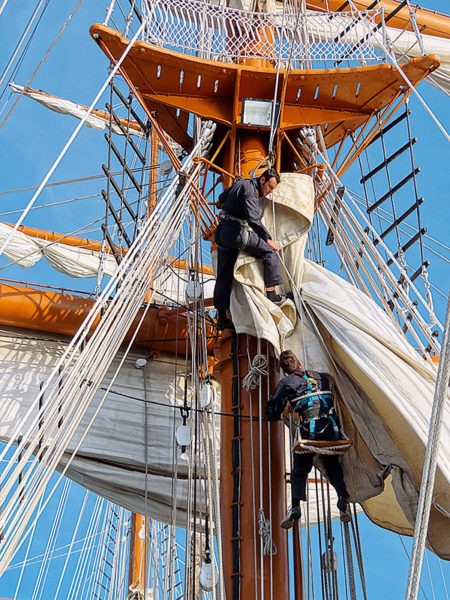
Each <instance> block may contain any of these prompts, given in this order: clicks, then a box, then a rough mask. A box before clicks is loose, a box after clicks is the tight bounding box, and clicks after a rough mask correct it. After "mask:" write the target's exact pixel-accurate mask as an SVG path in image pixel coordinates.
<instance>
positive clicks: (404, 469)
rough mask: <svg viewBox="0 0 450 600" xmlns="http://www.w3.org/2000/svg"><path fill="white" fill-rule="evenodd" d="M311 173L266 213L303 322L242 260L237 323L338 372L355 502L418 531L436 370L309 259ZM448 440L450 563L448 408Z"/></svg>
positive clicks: (436, 526) (384, 520) (440, 506)
mask: <svg viewBox="0 0 450 600" xmlns="http://www.w3.org/2000/svg"><path fill="white" fill-rule="evenodd" d="M306 177H307V176H305V175H303V176H302V175H295V174H290V175H283V176H282V181H281V184H280V185H279V186H278V188H277V189H276V190H275V192H274V202H275V204H276V208H275V211H272V210H271V208H270V207H269V210H266V215H265V224H266V226H267V227H268V229H269V231H271V232H272V235H273V238H274V239H277V240H279V241H280V242H281V244H282V245H283V246H284V250H283V252H282V254H283V255H284V262H285V265H286V267H287V271H288V272H289V276H290V277H291V278H292V280H291V283H294V284H295V287H296V288H298V289H299V290H300V295H301V299H299V300H301V306H300V303H299V306H300V314H299V315H298V317H297V318H296V316H295V312H294V310H293V304H292V303H291V302H290V301H286V302H285V304H284V306H282V307H277V306H275V305H273V304H272V303H270V302H268V301H267V300H266V299H265V297H264V282H263V278H262V272H261V265H260V264H259V263H258V261H255V260H254V259H253V258H251V257H249V256H242V257H240V259H239V261H238V263H237V264H236V269H235V279H236V283H235V285H234V289H233V294H232V304H231V307H232V314H233V321H234V323H235V326H236V330H237V332H239V333H240V332H245V333H249V334H251V335H254V336H257V337H260V338H261V337H262V338H265V339H268V340H269V341H271V342H272V343H273V344H274V346H275V347H276V348H277V349H278V350H282V349H285V348H290V349H293V350H294V351H295V352H296V353H297V354H298V356H299V357H300V358H301V360H302V361H303V363H304V365H305V366H306V367H307V368H311V369H315V370H319V371H321V370H323V371H326V372H328V373H330V374H331V375H332V376H333V379H334V383H335V391H336V395H337V396H338V397H339V399H340V400H339V406H340V411H341V417H342V422H343V424H344V429H345V432H346V434H347V435H348V437H349V438H350V439H351V440H352V441H353V446H352V448H351V449H350V450H349V452H348V453H347V454H346V455H345V456H344V459H343V460H344V470H345V477H346V480H347V485H348V488H349V491H350V494H351V497H352V499H353V500H355V501H357V502H359V503H362V505H363V507H364V509H365V510H366V512H367V514H368V515H369V516H370V518H371V519H372V520H373V521H374V522H375V523H377V524H379V525H381V526H383V527H386V528H389V529H391V530H393V531H397V532H401V533H405V534H412V532H413V524H414V519H415V514H416V510H417V502H418V494H419V488H420V482H421V472H422V466H423V460H424V454H425V447H426V442H427V433H428V425H429V420H430V414H431V406H432V402H433V394H434V385H435V376H436V374H435V370H434V368H433V367H432V366H430V364H428V363H427V362H425V360H424V359H423V358H422V357H421V356H420V355H419V354H418V353H417V351H416V350H415V349H414V348H413V347H412V346H411V345H410V344H409V342H408V341H407V339H406V337H405V335H404V334H403V332H402V331H401V330H400V329H398V328H397V327H396V325H395V324H394V321H393V320H391V319H390V318H389V317H388V316H387V315H386V314H385V313H384V312H383V311H382V310H381V308H380V307H379V306H378V305H377V304H375V302H374V301H373V300H371V299H370V298H369V297H368V296H366V295H365V294H364V293H362V292H361V291H359V290H358V289H356V288H355V287H354V286H352V285H351V284H349V283H348V282H346V281H345V280H343V279H342V278H340V277H339V276H337V275H335V274H333V273H331V272H329V271H327V270H326V269H324V268H323V267H321V266H319V265H317V264H315V263H311V262H310V261H307V260H305V259H304V256H303V254H304V245H305V233H306V231H305V229H304V231H303V233H301V229H302V225H305V224H307V223H308V221H309V220H310V218H311V214H312V207H313V199H312V195H309V198H310V204H309V206H308V204H307V202H306V200H307V198H308V193H307V189H308V184H307V182H306V181H305V178H306ZM302 178H303V180H302ZM296 180H297V185H295V184H294V182H295V181H296ZM296 206H297V210H296V208H295V207H296ZM273 214H275V215H276V223H274V222H273ZM306 229H307V228H306ZM295 232H298V233H299V234H300V235H299V236H298V238H297V239H295ZM278 327H279V329H278ZM441 436H442V437H441V440H442V441H441V451H440V454H439V460H438V472H437V477H436V483H435V487H434V490H433V491H432V492H431V491H430V493H432V494H433V505H432V511H431V518H430V526H429V531H428V543H429V545H430V547H431V548H432V549H433V550H434V551H435V552H436V553H437V554H439V555H440V556H442V557H445V558H450V539H449V537H448V535H447V532H448V527H449V518H450V410H449V406H448V405H447V407H446V412H445V419H444V424H443V429H442V434H441Z"/></svg>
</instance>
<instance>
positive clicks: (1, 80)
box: [0, 0, 45, 254]
mask: <svg viewBox="0 0 450 600" xmlns="http://www.w3.org/2000/svg"><path fill="white" fill-rule="evenodd" d="M44 1H45V0H40V1H39V4H38V5H37V7H36V8H35V10H34V13H33V15H32V17H31V19H30V20H29V22H28V25H27V27H26V29H25V31H24V33H23V34H22V37H21V38H20V41H19V43H18V44H17V46H16V49H15V51H14V53H13V55H12V56H11V58H10V60H9V62H8V64H7V65H6V67H5V69H4V70H3V75H2V77H1V78H0V86H1V85H2V84H3V82H4V81H5V78H6V76H7V75H8V72H9V70H10V68H11V66H12V64H13V62H14V60H15V59H16V56H17V54H18V53H19V50H20V47H21V46H22V44H23V43H24V42H25V38H26V36H27V34H28V32H29V31H30V29H31V27H32V25H33V21H34V20H35V19H36V17H37V15H38V13H39V11H40V9H41V6H42V5H43V4H44ZM6 2H7V0H4V2H3V5H2V7H1V8H0V15H1V14H2V12H3V9H4V8H5V6H6ZM44 10H45V9H44ZM0 254H1V252H0Z"/></svg>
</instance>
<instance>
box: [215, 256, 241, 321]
mask: <svg viewBox="0 0 450 600" xmlns="http://www.w3.org/2000/svg"><path fill="white" fill-rule="evenodd" d="M238 254H239V250H238V249H236V248H229V249H227V250H225V249H222V248H219V249H218V250H217V274H216V285H215V286H214V306H215V307H216V308H217V309H218V310H222V311H226V310H228V309H229V308H230V296H231V289H232V287H233V273H234V265H235V264H236V259H237V257H238Z"/></svg>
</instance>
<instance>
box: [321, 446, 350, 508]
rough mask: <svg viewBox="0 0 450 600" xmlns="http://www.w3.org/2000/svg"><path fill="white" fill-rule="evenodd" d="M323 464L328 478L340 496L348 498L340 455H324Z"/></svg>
mask: <svg viewBox="0 0 450 600" xmlns="http://www.w3.org/2000/svg"><path fill="white" fill-rule="evenodd" d="M322 461H323V464H324V465H325V469H326V472H327V479H328V481H329V482H330V483H331V485H332V486H333V487H334V489H335V490H336V492H337V495H338V496H339V498H344V499H346V498H348V492H347V487H346V485H345V481H344V473H343V471H342V466H341V463H340V460H339V456H336V455H335V454H331V455H326V454H324V455H323V456H322Z"/></svg>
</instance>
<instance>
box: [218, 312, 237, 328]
mask: <svg viewBox="0 0 450 600" xmlns="http://www.w3.org/2000/svg"><path fill="white" fill-rule="evenodd" d="M216 327H217V329H233V328H234V325H233V321H232V320H231V319H230V318H229V317H228V315H227V311H226V310H220V309H219V310H218V311H217V323H216Z"/></svg>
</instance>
